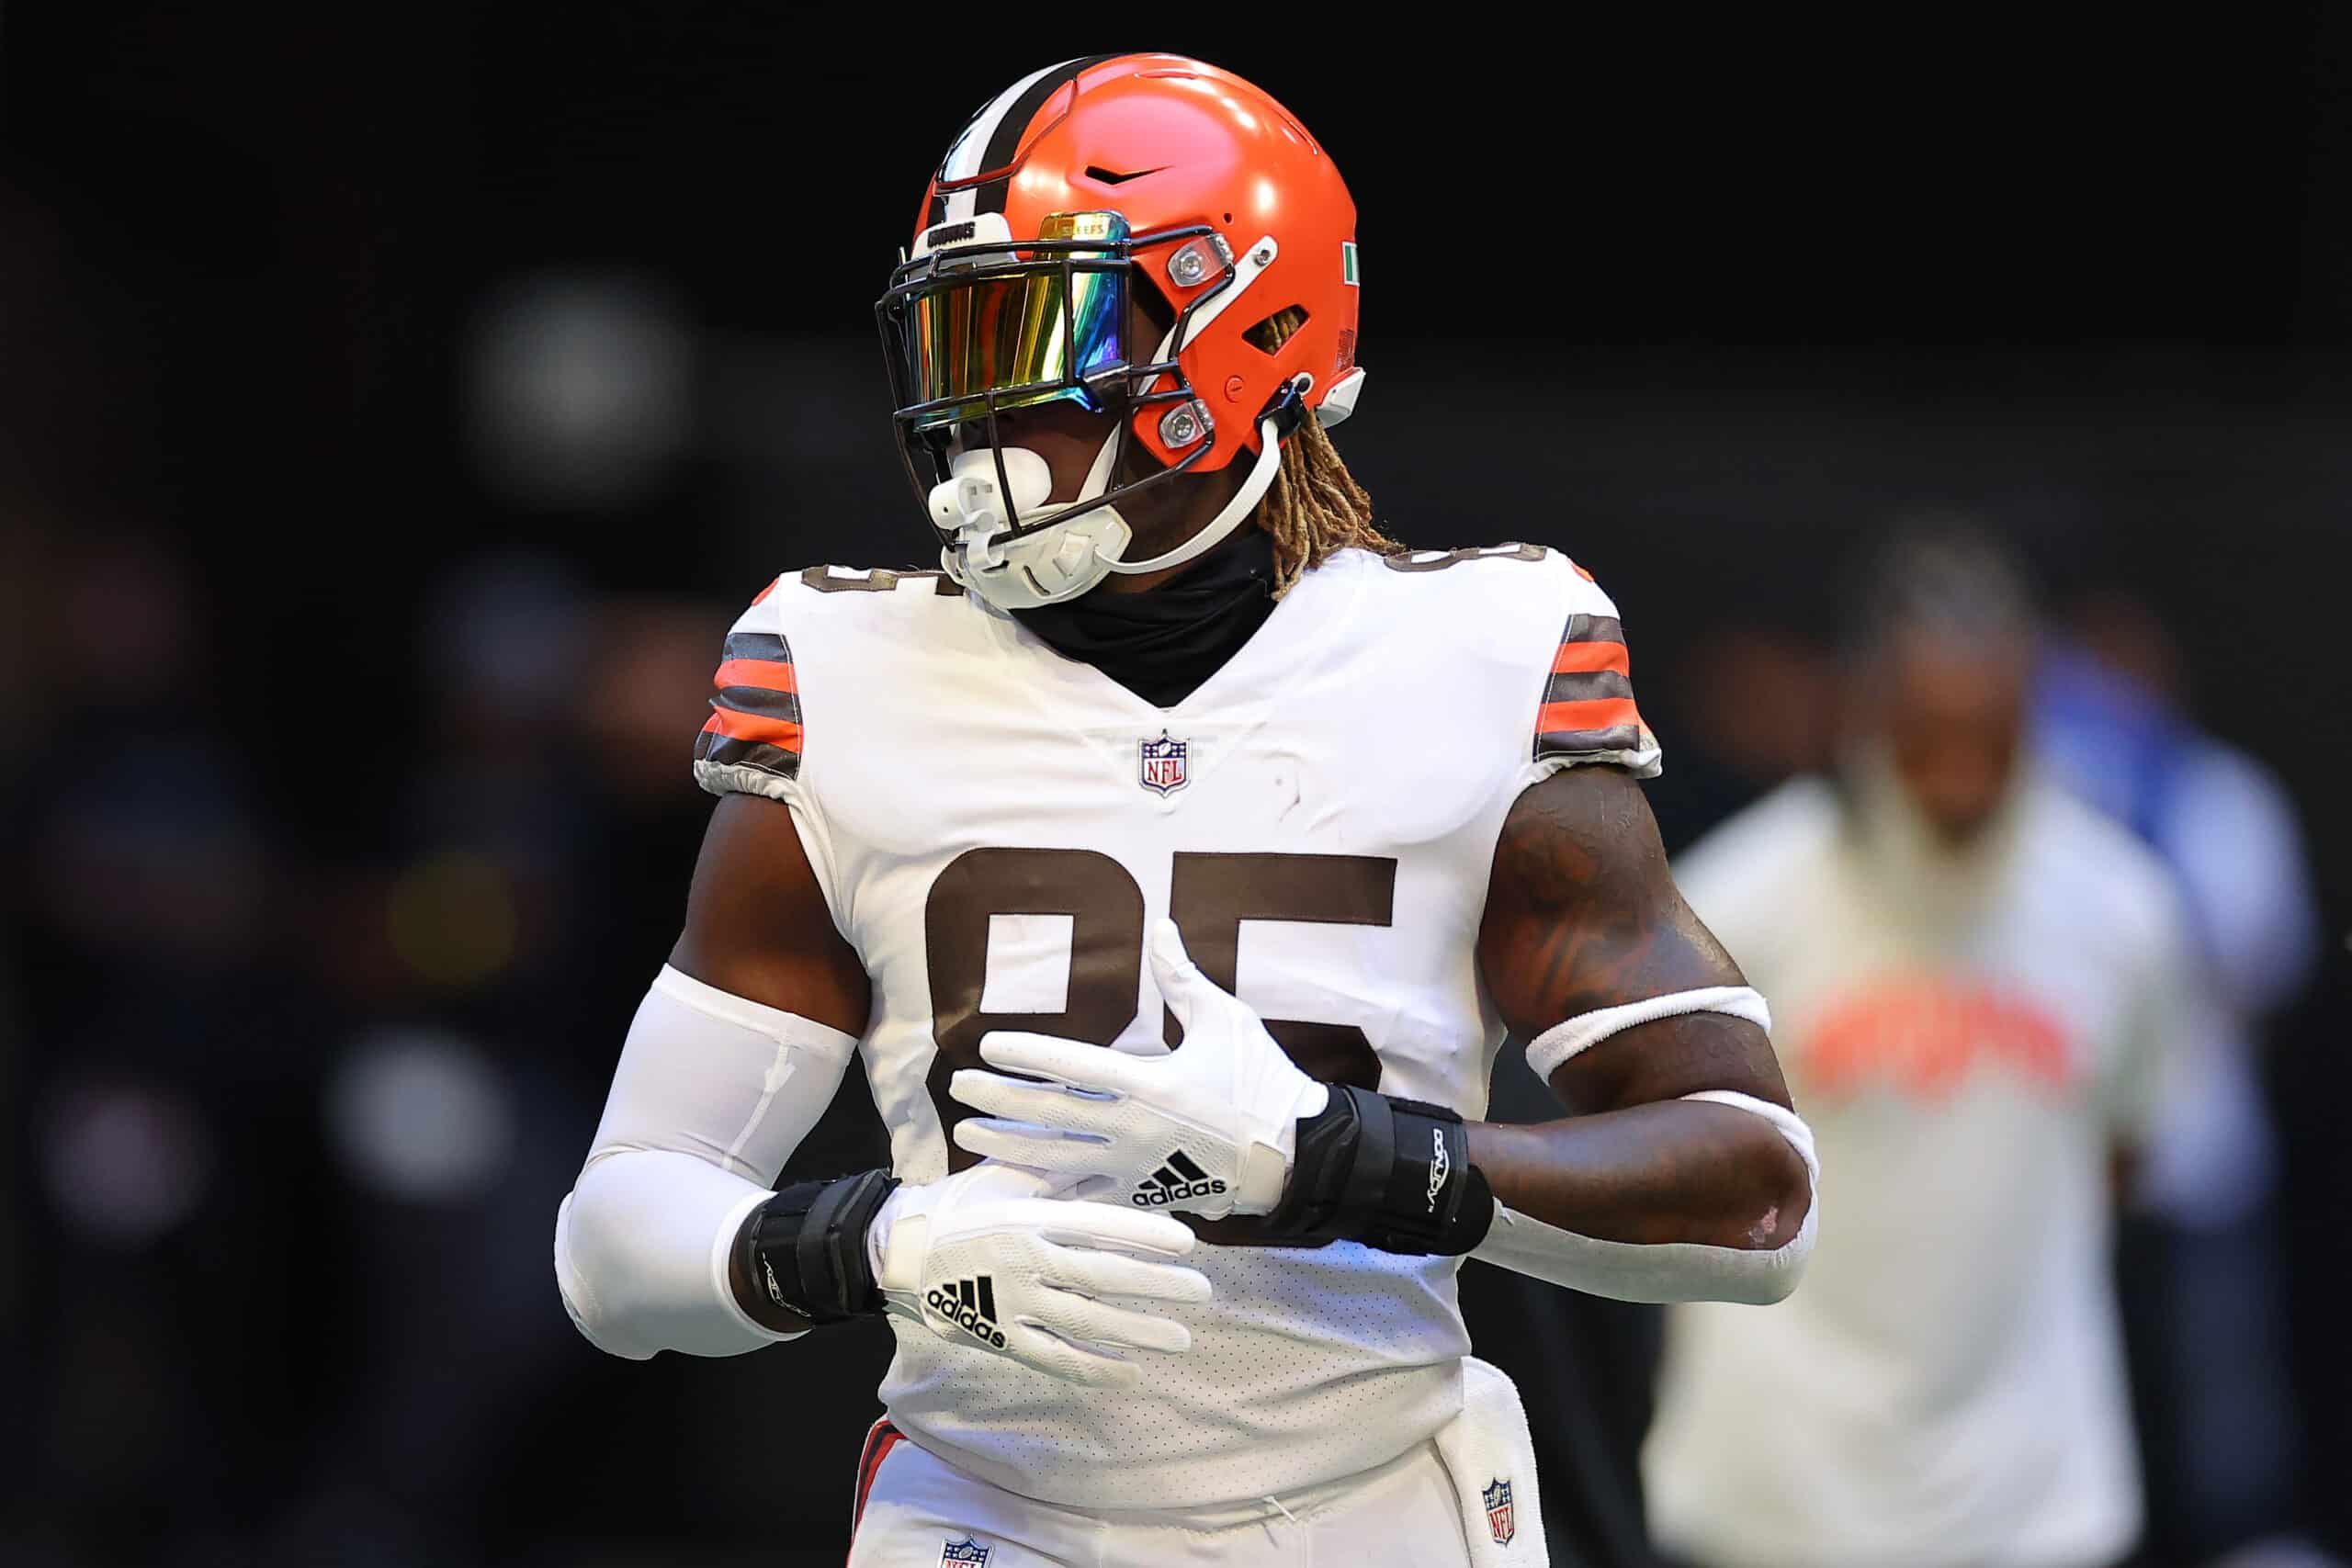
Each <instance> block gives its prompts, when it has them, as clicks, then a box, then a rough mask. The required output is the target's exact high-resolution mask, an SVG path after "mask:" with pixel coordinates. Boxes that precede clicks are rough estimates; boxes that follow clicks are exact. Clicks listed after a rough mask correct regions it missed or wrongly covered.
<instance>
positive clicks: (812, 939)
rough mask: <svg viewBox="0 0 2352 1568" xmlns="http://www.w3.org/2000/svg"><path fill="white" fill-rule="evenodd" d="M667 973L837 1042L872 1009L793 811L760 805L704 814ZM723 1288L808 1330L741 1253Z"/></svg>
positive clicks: (781, 1326)
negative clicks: (764, 1286) (827, 1030)
mask: <svg viewBox="0 0 2352 1568" xmlns="http://www.w3.org/2000/svg"><path fill="white" fill-rule="evenodd" d="M670 966H671V967H672V968H673V969H676V970H679V971H681V972H682V973H684V974H687V975H691V976H694V977H695V979H697V980H700V981H701V982H703V984H705V985H707V986H714V987H718V989H719V990H722V991H727V992H729V993H731V994H732V995H735V996H739V997H743V998H747V999H749V1000H752V1001H755V1002H761V1003H763V1004H765V1005H766V1006H768V1007H772V1008H777V1009H780V1010H783V1011H785V1012H791V1013H797V1014H799V1015H800V1016H801V1017H802V1018H807V1019H813V1020H815V1021H817V1022H819V1023H822V1024H825V1025H828V1026H829V1027H831V1028H833V1029H838V1030H840V1031H841V1032H843V1033H844V1034H863V1033H864V1032H865V1022H866V1016H867V1014H868V1012H869V1011H870V1010H872V1007H873V1002H874V990H873V984H872V982H871V981H870V980H869V979H868V978H867V976H866V973H865V964H863V963H862V962H860V961H859V959H858V956H857V950H856V949H855V948H853V947H852V946H850V944H849V943H848V942H846V941H845V940H843V939H842V934H841V932H840V931H837V930H836V929H834V926H833V917H832V913H831V910H829V909H828V908H826V907H825V895H824V891H823V889H821V888H820V887H819V886H817V874H816V871H815V869H814V868H812V867H811V866H810V865H809V855H808V852H807V851H806V850H804V849H803V848H802V847H801V844H800V834H799V832H798V831H797V829H795V828H794V827H793V823H792V812H791V809H790V808H789V807H786V806H784V805H783V804H781V803H780V802H777V801H773V800H768V799H765V798H764V797H763V796H760V795H722V796H720V797H719V801H718V809H716V810H715V811H713V812H712V813H711V817H710V827H709V829H708V830H707V831H706V832H705V834H704V835H703V840H702V855H701V858H700V859H699V860H697V861H696V862H695V880H694V886H693V888H692V889H691V890H690V891H689V892H688V893H687V895H686V924H685V929H684V931H681V932H680V933H679V936H678V943H677V945H676V946H675V947H673V948H672V949H671V951H670ZM771 1179H773V1177H771ZM727 1282H728V1284H729V1287H731V1288H732V1289H733V1291H734V1292H735V1300H736V1301H737V1302H738V1303H741V1306H742V1308H743V1310H744V1311H745V1312H746V1313H749V1314H751V1315H752V1319H753V1320H754V1321H756V1322H759V1323H762V1324H764V1325H767V1326H768V1327H770V1328H773V1329H776V1330H778V1331H780V1332H786V1333H789V1332H794V1331H797V1330H799V1329H804V1328H807V1327H808V1326H809V1321H808V1320H807V1319H806V1318H804V1317H802V1316H801V1315H800V1314H797V1313H796V1312H793V1311H792V1310H790V1309H789V1308H787V1307H782V1306H778V1305H777V1304H776V1303H775V1302H773V1301H771V1300H769V1299H768V1293H767V1292H765V1291H763V1290H759V1289H756V1288H754V1286H753V1285H752V1279H751V1276H750V1274H749V1273H748V1272H746V1270H745V1269H744V1266H743V1256H742V1249H741V1248H740V1247H739V1248H736V1249H735V1252H734V1254H733V1256H732V1258H730V1260H729V1267H728V1274H727Z"/></svg>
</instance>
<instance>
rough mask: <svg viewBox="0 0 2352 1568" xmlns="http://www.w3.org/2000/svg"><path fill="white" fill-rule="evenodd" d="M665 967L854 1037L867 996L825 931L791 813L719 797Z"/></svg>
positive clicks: (859, 970)
mask: <svg viewBox="0 0 2352 1568" xmlns="http://www.w3.org/2000/svg"><path fill="white" fill-rule="evenodd" d="M670 964H671V967H672V968H674V969H677V970H680V971H682V972H683V973H684V974H688V975H691V976H694V977H695V979H697V980H700V981H701V982H703V984H705V985H707V986H716V987H718V988H719V989H720V990H722V991H728V992H731V993H733V994H734V995H736V996H739V997H745V998H750V999H751V1000H752V1001H755V1002H763V1003H765V1004H766V1005H767V1006H769V1007H772V1008H781V1009H782V1010H785V1011H786V1012H796V1013H798V1014H799V1015H800V1016H801V1017H803V1018H810V1019H814V1020H816V1021H818V1022H819V1023H822V1024H826V1025H829V1026H831V1028H834V1029H838V1030H840V1031H841V1032H843V1033H844V1034H863V1033H864V1032H865V1021H866V1015H867V1013H868V1012H869V1011H870V1010H871V1009H872V1007H873V1005H874V988H873V986H872V983H871V982H870V981H868V980H867V978H866V975H865V964H863V963H861V962H860V961H859V959H858V956H857V950H856V949H855V948H854V947H852V946H850V944H849V943H848V942H846V941H844V940H843V939H842V934H841V932H840V931H836V930H835V929H834V928H833V917H832V913H831V910H829V909H827V908H825V895H824V891H823V890H822V889H821V888H820V887H819V886H817V874H816V872H815V870H814V869H812V868H811V867H810V865H809V855H808V852H807V851H805V850H803V849H802V848H801V847H800V834H799V832H798V831H797V829H795V828H794V827H793V825H792V812H791V809H790V808H789V807H786V806H784V805H782V804H781V803H779V802H776V801H773V800H768V799H765V798H763V797H762V796H759V795H721V796H720V797H719V801H718V809H717V810H715V811H713V812H712V813H711V815H710V828H709V829H708V831H707V832H706V833H705V834H704V835H703V840H702V858H701V859H700V860H698V861H697V862H696V863H695V880H694V886H693V889H692V890H691V891H690V892H688V893H687V895H686V925H685V930H684V931H682V932H680V933H679V936H678V944H677V946H676V947H674V948H673V949H671V951H670Z"/></svg>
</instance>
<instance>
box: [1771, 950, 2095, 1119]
mask: <svg viewBox="0 0 2352 1568" xmlns="http://www.w3.org/2000/svg"><path fill="white" fill-rule="evenodd" d="M1803 1061H1804V1073H1805V1079H1806V1088H1807V1089H1808V1090H1810V1091H1811V1092H1813V1093H1816V1094H1824V1095H1831V1096H1845V1095H1851V1094H1854V1093H1857V1092H1859V1091H1860V1090H1861V1089H1864V1088H1865V1087H1868V1086H1870V1085H1872V1084H1877V1085H1883V1086H1886V1087H1890V1088H1892V1089H1895V1090H1896V1091H1897V1092H1899V1093H1902V1094H1906V1095H1909V1096H1910V1097H1912V1098H1913V1099H1916V1100H1941V1099H1944V1098H1945V1097H1946V1096H1948V1095H1950V1094H1951V1091H1952V1090H1953V1089H1955V1088H1957V1087H1958V1086H1959V1084H1960V1082H1961V1080H1962V1079H1963V1078H1965V1077H1967V1076H1968V1075H1969V1073H1970V1072H1971V1071H1972V1070H1973V1069H1974V1068H1975V1067H1976V1066H1979V1065H1980V1064H1984V1065H1987V1066H1993V1067H1996V1068H1998V1069H2003V1070H2006V1071H2007V1072H2009V1073H2012V1074H2014V1075H2016V1076H2017V1077H2020V1078H2022V1079H2024V1080H2025V1081H2026V1082H2027V1083H2029V1084H2031V1085H2034V1086H2036V1087H2037V1088H2040V1089H2046V1090H2048V1091H2050V1092H2052V1094H2056V1093H2059V1092H2062V1091H2064V1090H2065V1089H2068V1088H2070V1087H2071V1086H2072V1085H2073V1083H2074V1081H2075V1066H2076V1064H2075V1052H2074V1050H2073V1048H2072V1045H2071V1043H2070V1042H2069V1041H2068V1038H2067V1034H2066V1029H2065V1026H2064V1024H2062V1023H2061V1022H2060V1021H2058V1019H2057V1018H2056V1017H2055V1016H2054V1015H2053V1014H2052V1012H2051V1011H2050V1010H2048V1009H2047V1008H2045V1007H2043V1006H2041V1004H2040V1003H2038V1002H2036V1001H2034V1000H2033V999H2032V998H2029V997H2025V996H2021V995H2019V994H2018V993H2015V992H2008V991H2002V990H2000V989H1998V988H1996V987H1989V986H1972V985H1966V984H1959V983H1955V982H1953V981H1951V980H1948V979H1940V978H1936V977H1932V976H1920V977H1915V978H1908V979H1902V980H1894V981H1888V982H1883V983H1882V984H1879V985H1875V986H1871V987H1869V988H1867V989H1865V990H1862V991H1860V992H1858V993H1856V994H1854V995H1852V996H1849V997H1848V998H1844V999H1843V1000H1840V1001H1838V1002H1836V1003H1834V1004H1833V1005H1832V1006H1831V1007H1830V1008H1829V1009H1828V1010H1827V1011H1826V1012H1825V1013H1824V1014H1823V1015H1822V1019H1821V1021H1820V1023H1819V1024H1817V1025H1816V1026H1815V1028H1814V1029H1813V1030H1812V1032H1810V1034H1808V1035H1807V1037H1806V1038H1805V1042H1804V1048H1803Z"/></svg>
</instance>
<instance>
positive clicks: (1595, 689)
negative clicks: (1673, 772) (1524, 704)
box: [1531, 556, 1663, 779]
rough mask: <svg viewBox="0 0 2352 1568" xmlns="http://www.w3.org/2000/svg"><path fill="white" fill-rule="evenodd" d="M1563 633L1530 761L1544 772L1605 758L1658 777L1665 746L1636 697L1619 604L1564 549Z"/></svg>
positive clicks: (1637, 772)
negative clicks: (1569, 557) (1647, 723)
mask: <svg viewBox="0 0 2352 1568" xmlns="http://www.w3.org/2000/svg"><path fill="white" fill-rule="evenodd" d="M1556 559H1557V560H1558V561H1559V563H1560V566H1561V568H1562V570H1561V573H1560V575H1561V578H1562V581H1563V585H1564V586H1563V592H1562V593H1561V595H1560V603H1559V604H1558V605H1557V607H1556V613H1557V614H1558V615H1560V617H1561V621H1560V635H1559V641H1558V643H1557V645H1556V646H1555V648H1554V649H1552V654H1551V670H1550V672H1549V674H1548V676H1547V677H1546V679H1545V680H1544V689H1543V695H1542V697H1541V698H1540V699H1539V701H1538V702H1537V704H1536V709H1535V714H1534V737H1533V740H1532V752H1531V761H1532V763H1533V764H1534V771H1535V776H1536V777H1538V778H1542V777H1546V776H1549V775H1550V774H1552V773H1558V772H1559V771H1560V770H1561V769H1563V768H1574V767H1580V766H1584V765H1587V764H1589V763H1594V762H1602V763H1607V764H1608V765H1610V766H1611V767H1619V768H1623V769H1624V770H1625V771H1626V772H1628V773H1632V774H1633V775H1634V777H1635V778H1642V779H1647V778H1656V777H1657V774H1658V773H1659V771H1660V768H1661V766H1662V757H1663V753H1662V752H1661V751H1660V750H1659V748H1658V743H1657V737H1656V736H1654V735H1652V734H1651V733H1650V728H1649V726H1648V725H1646V724H1645V723H1644V722H1643V721H1642V714H1641V709H1640V708H1639V707H1638V706H1637V705H1635V704H1634V671H1633V664H1632V661H1631V659H1630V658H1629V656H1628V654H1627V652H1626V648H1625V628H1624V625H1623V622H1621V621H1620V620H1619V619H1618V616H1617V606H1616V604H1614V603H1613V602H1611V599H1610V597H1609V595H1608V594H1606V593H1604V592H1601V589H1600V584H1599V583H1598V582H1596V581H1593V579H1592V574H1591V573H1589V572H1588V571H1586V570H1584V569H1583V568H1582V567H1580V566H1577V564H1576V563H1575V562H1573V561H1570V560H1569V559H1568V558H1566V557H1565V556H1559V557H1556Z"/></svg>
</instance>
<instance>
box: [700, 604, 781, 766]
mask: <svg viewBox="0 0 2352 1568" xmlns="http://www.w3.org/2000/svg"><path fill="white" fill-rule="evenodd" d="M711 684H713V685H714V686H716V687H718V695H716V696H714V697H712V698H711V699H710V710H711V711H710V721H709V722H708V723H707V724H705V725H704V726H703V727H702V734H701V735H700V736H698V737H696V738H695V761H697V762H716V763H719V764H721V765H724V766H728V767H749V768H758V769H759V770H761V771H762V772H763V773H774V774H775V775H776V776H777V777H778V778H786V779H790V778H797V777H799V775H800V744H801V731H800V682H799V679H798V678H797V676H796V675H795V674H794V673H793V669H792V648H791V645H790V644H788V643H786V641H785V640H784V638H783V637H779V636H776V635H775V634H774V633H772V632H733V633H730V634H729V636H728V638H727V649H726V651H725V653H724V655H723V656H722V657H721V659H720V660H719V665H718V673H717V674H716V675H714V676H712V677H711Z"/></svg>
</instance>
